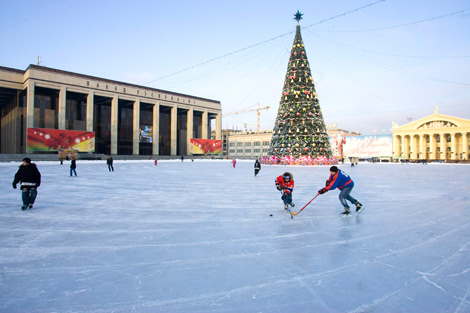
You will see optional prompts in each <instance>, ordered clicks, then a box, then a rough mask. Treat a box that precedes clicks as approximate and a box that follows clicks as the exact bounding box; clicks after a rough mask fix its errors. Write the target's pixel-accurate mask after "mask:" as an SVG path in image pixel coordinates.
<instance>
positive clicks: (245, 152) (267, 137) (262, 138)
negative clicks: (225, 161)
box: [227, 130, 273, 159]
mask: <svg viewBox="0 0 470 313" xmlns="http://www.w3.org/2000/svg"><path fill="white" fill-rule="evenodd" d="M272 136H273V131H272V130H264V131H263V130H262V131H259V132H258V131H242V132H238V131H234V132H231V133H229V134H228V135H227V149H228V153H227V156H228V157H229V158H246V159H256V158H259V157H262V156H268V151H269V147H270V145H271V137H272Z"/></svg>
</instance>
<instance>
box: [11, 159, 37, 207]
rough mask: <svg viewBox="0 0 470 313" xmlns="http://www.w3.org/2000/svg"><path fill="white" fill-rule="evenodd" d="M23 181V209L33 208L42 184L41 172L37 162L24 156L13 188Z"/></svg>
mask: <svg viewBox="0 0 470 313" xmlns="http://www.w3.org/2000/svg"><path fill="white" fill-rule="evenodd" d="M19 182H21V191H22V199H23V206H22V207H21V210H23V211H24V210H28V209H32V208H33V204H34V201H35V200H36V197H37V195H38V191H37V188H38V187H39V186H40V185H41V173H40V172H39V170H38V168H37V166H36V164H34V163H31V159H30V158H24V159H23V164H22V165H20V167H19V168H18V171H17V172H16V174H15V177H14V179H13V188H14V189H16V185H17V184H18V183H19Z"/></svg>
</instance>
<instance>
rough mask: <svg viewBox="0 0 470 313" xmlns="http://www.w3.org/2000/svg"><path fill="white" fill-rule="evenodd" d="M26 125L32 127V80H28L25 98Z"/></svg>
mask: <svg viewBox="0 0 470 313" xmlns="http://www.w3.org/2000/svg"><path fill="white" fill-rule="evenodd" d="M26 127H34V82H32V81H31V80H29V81H28V94H27V98H26ZM25 136H26V135H25ZM25 138H26V137H25ZM25 142H26V141H25Z"/></svg>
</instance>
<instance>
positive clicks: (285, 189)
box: [274, 172, 295, 210]
mask: <svg viewBox="0 0 470 313" xmlns="http://www.w3.org/2000/svg"><path fill="white" fill-rule="evenodd" d="M274 183H275V184H276V188H277V190H280V191H281V192H282V196H281V200H282V201H283V202H284V209H285V210H287V206H288V205H290V206H291V207H294V206H295V204H294V203H292V192H293V191H294V177H293V176H292V174H291V173H289V172H285V173H284V174H282V175H281V176H278V177H277V178H276V180H275V181H274Z"/></svg>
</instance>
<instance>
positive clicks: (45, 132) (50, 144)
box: [26, 128, 95, 152]
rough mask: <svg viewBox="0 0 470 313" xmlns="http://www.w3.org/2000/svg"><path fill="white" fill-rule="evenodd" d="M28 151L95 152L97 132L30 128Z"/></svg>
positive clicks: (27, 142) (27, 143)
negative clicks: (70, 150)
mask: <svg viewBox="0 0 470 313" xmlns="http://www.w3.org/2000/svg"><path fill="white" fill-rule="evenodd" d="M26 140H27V141H26V149H27V151H58V150H60V149H64V150H69V149H72V150H77V151H80V152H94V151H95V132H87V131H81V130H63V129H49V128H28V133H27V139H26Z"/></svg>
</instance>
